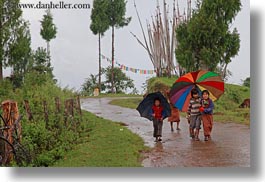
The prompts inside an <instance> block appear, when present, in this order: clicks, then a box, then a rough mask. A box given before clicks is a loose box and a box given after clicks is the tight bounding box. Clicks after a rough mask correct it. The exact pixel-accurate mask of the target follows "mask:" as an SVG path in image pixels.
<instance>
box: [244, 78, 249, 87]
mask: <svg viewBox="0 0 265 182" xmlns="http://www.w3.org/2000/svg"><path fill="white" fill-rule="evenodd" d="M243 86H245V87H250V77H247V78H246V79H245V80H244V81H243Z"/></svg>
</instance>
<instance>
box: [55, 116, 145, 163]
mask: <svg viewBox="0 0 265 182" xmlns="http://www.w3.org/2000/svg"><path fill="white" fill-rule="evenodd" d="M83 122H86V124H85V125H87V126H84V127H88V128H89V129H88V130H87V131H86V132H84V133H82V134H81V135H82V136H81V138H80V141H78V142H77V143H78V144H77V145H76V146H75V147H74V148H73V149H72V150H71V151H68V152H67V153H66V155H65V156H64V158H63V159H62V160H59V161H57V162H56V163H55V164H54V167H140V166H141V159H142V157H143V156H142V155H141V152H143V151H148V150H149V148H148V147H146V146H144V141H143V140H142V138H140V137H139V136H138V135H136V134H134V133H132V132H131V131H130V130H128V129H127V128H126V127H124V126H122V124H121V123H115V122H112V121H110V120H106V119H103V118H101V117H97V116H95V115H93V114H91V113H89V112H86V111H84V117H83Z"/></svg>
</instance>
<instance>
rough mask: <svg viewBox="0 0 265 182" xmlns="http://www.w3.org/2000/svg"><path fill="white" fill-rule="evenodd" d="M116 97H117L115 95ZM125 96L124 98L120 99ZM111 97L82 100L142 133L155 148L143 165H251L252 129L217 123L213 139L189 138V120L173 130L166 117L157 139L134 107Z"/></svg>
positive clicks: (96, 111) (84, 106)
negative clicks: (160, 139)
mask: <svg viewBox="0 0 265 182" xmlns="http://www.w3.org/2000/svg"><path fill="white" fill-rule="evenodd" d="M115 99H117V98H115ZM121 99H122V98H121ZM111 100H112V98H99V99H94V98H89V99H83V100H82V101H81V105H82V109H84V110H87V111H90V112H92V113H94V114H96V115H98V116H101V117H103V118H106V119H110V120H112V121H118V122H123V123H125V124H127V125H128V128H129V129H130V130H131V131H132V132H134V133H136V134H138V135H139V136H141V137H142V138H143V139H144V141H145V144H146V145H147V146H150V147H152V150H151V151H150V152H148V153H146V154H144V155H145V157H146V158H145V159H144V160H143V162H142V165H143V166H144V167H228V166H229V167H250V129H249V127H248V126H245V125H239V124H234V123H227V124H224V123H218V122H215V123H214V128H213V133H212V135H213V136H212V140H211V141H208V142H205V141H203V132H202V131H201V132H200V139H201V141H193V140H191V139H190V138H189V133H188V123H187V121H186V119H185V118H181V122H180V128H181V131H176V130H175V131H174V132H171V131H170V126H169V123H168V122H167V120H165V121H164V125H163V133H162V135H163V137H162V138H163V141H162V142H159V143H155V142H154V138H153V137H152V132H153V127H152V123H151V122H150V121H148V120H146V119H144V118H141V117H139V114H138V112H137V111H136V110H134V109H128V108H122V107H119V106H113V105H110V104H108V103H109V102H110V101H111Z"/></svg>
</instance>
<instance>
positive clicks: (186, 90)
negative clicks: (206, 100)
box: [169, 71, 224, 112]
mask: <svg viewBox="0 0 265 182" xmlns="http://www.w3.org/2000/svg"><path fill="white" fill-rule="evenodd" d="M193 88H196V89H197V90H198V91H199V93H200V95H201V92H202V91H203V90H208V91H209V92H210V98H211V99H212V100H213V101H215V100H217V99H218V98H219V97H220V96H221V95H222V94H223V93H224V82H223V80H222V79H221V77H220V76H219V75H218V74H217V73H214V72H211V71H196V72H190V73H187V74H185V75H183V76H181V77H180V78H179V79H177V80H176V82H175V83H174V84H173V86H172V88H171V90H170V93H169V95H170V101H171V103H173V104H174V105H175V107H177V108H178V109H179V110H181V111H183V112H186V111H187V110H188V105H189V100H190V98H191V94H190V92H191V90H192V89H193Z"/></svg>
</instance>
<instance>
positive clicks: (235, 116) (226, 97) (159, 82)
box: [110, 78, 250, 125]
mask: <svg viewBox="0 0 265 182" xmlns="http://www.w3.org/2000/svg"><path fill="white" fill-rule="evenodd" d="M175 81H176V78H151V79H150V80H149V82H148V85H147V88H148V92H149V93H151V92H154V91H157V90H160V89H164V88H170V87H171V86H172V85H173V83H174V82H175ZM246 98H250V88H248V87H244V86H240V85H233V84H225V92H224V94H223V95H222V96H221V97H220V99H219V100H217V101H216V102H214V105H215V109H214V121H218V122H223V123H226V122H234V123H240V124H246V125H250V109H249V108H239V105H240V104H241V103H242V102H243V100H244V99H246ZM141 100H142V99H140V98H128V99H114V100H113V101H111V102H110V104H113V105H118V106H121V107H128V108H133V109H135V108H136V107H137V105H138V104H139V103H140V102H141ZM185 115H186V114H185V113H181V116H183V117H185Z"/></svg>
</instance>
